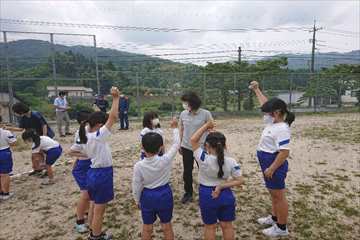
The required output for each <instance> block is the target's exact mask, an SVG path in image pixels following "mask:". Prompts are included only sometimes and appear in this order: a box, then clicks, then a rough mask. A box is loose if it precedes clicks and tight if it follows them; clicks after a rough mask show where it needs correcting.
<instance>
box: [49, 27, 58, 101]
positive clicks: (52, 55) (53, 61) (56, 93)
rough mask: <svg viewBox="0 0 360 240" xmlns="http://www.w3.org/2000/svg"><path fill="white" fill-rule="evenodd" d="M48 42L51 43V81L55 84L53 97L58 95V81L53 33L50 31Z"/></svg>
mask: <svg viewBox="0 0 360 240" xmlns="http://www.w3.org/2000/svg"><path fill="white" fill-rule="evenodd" d="M50 43H51V60H52V74H53V81H54V85H55V97H57V96H58V83H57V79H56V63H55V46H54V34H53V33H50Z"/></svg>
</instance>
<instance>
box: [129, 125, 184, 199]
mask: <svg viewBox="0 0 360 240" xmlns="http://www.w3.org/2000/svg"><path fill="white" fill-rule="evenodd" d="M179 147H180V135H179V130H178V129H174V130H173V144H172V146H171V147H170V149H169V151H167V152H166V153H165V154H164V155H163V156H158V155H155V156H153V157H151V158H145V159H144V160H142V161H139V162H137V163H136V164H135V166H134V173H133V181H132V192H133V197H134V199H135V201H136V202H137V203H138V202H139V201H140V196H141V192H142V190H143V189H144V188H148V189H154V188H157V187H160V186H163V185H165V184H167V183H169V181H170V176H171V169H172V162H173V160H174V158H175V156H176V153H177V151H178V150H179Z"/></svg>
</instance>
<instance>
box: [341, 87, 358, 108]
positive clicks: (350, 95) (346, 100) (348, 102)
mask: <svg viewBox="0 0 360 240" xmlns="http://www.w3.org/2000/svg"><path fill="white" fill-rule="evenodd" d="M359 92H360V88H359V89H354V90H346V91H345V94H344V95H342V96H341V102H342V103H343V105H344V106H354V105H356V104H357V103H358V102H359V101H358V99H357V97H356V94H359Z"/></svg>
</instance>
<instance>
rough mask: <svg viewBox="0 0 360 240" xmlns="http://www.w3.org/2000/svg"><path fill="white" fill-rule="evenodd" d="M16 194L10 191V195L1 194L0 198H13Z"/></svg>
mask: <svg viewBox="0 0 360 240" xmlns="http://www.w3.org/2000/svg"><path fill="white" fill-rule="evenodd" d="M13 195H14V193H9V195H3V194H1V195H0V200H4V201H5V200H8V199H9V198H11V197H12V196H13Z"/></svg>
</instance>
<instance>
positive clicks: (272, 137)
mask: <svg viewBox="0 0 360 240" xmlns="http://www.w3.org/2000/svg"><path fill="white" fill-rule="evenodd" d="M290 135H291V131H290V127H289V125H288V124H287V123H285V122H280V123H272V124H268V125H266V126H265V128H264V130H263V132H262V134H261V138H260V142H259V145H258V147H257V150H258V151H263V152H267V153H275V152H278V151H280V150H281V149H290Z"/></svg>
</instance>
